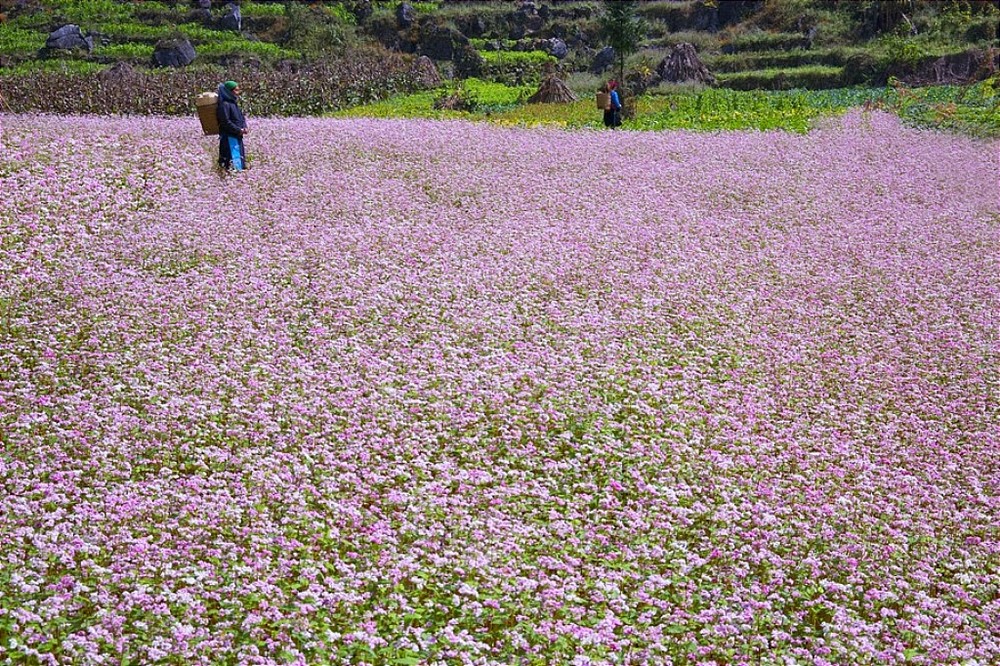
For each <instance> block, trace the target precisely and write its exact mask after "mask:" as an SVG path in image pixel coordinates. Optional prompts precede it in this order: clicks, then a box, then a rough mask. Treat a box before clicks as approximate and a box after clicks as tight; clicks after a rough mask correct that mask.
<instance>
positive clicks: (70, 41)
mask: <svg viewBox="0 0 1000 666" xmlns="http://www.w3.org/2000/svg"><path fill="white" fill-rule="evenodd" d="M60 49H65V50H69V51H72V50H77V49H82V50H84V51H86V52H87V53H90V52H91V51H93V50H94V38H93V37H91V36H89V35H84V34H83V31H82V30H80V26H78V25H73V24H72V23H70V24H67V25H64V26H62V27H61V28H59V29H57V30H53V31H52V32H51V33H49V37H48V39H46V40H45V50H46V51H55V50H60Z"/></svg>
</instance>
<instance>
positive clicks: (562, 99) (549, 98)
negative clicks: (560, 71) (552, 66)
mask: <svg viewBox="0 0 1000 666" xmlns="http://www.w3.org/2000/svg"><path fill="white" fill-rule="evenodd" d="M576 99H577V97H576V95H574V94H573V91H572V90H570V89H569V87H567V86H566V84H565V83H563V80H562V79H560V78H559V77H558V76H556V75H554V74H550V75H549V76H546V77H545V80H543V81H542V85H540V86H539V87H538V92H536V93H535V94H534V95H532V96H531V97H529V98H528V102H529V103H531V104H538V103H543V104H551V103H557V104H565V103H566V102H575V101H576Z"/></svg>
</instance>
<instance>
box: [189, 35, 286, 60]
mask: <svg viewBox="0 0 1000 666" xmlns="http://www.w3.org/2000/svg"><path fill="white" fill-rule="evenodd" d="M198 55H199V56H201V57H206V58H217V57H220V56H247V57H255V58H263V59H270V60H281V59H283V58H284V59H292V58H298V57H299V56H300V54H299V52H298V51H293V50H291V49H284V48H281V47H280V46H278V45H277V44H271V43H269V42H254V41H250V40H248V39H233V40H227V41H216V42H210V43H208V44H202V45H200V46H198Z"/></svg>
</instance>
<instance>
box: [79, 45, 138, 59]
mask: <svg viewBox="0 0 1000 666" xmlns="http://www.w3.org/2000/svg"><path fill="white" fill-rule="evenodd" d="M94 55H96V56H107V57H110V58H121V59H132V60H138V59H147V60H148V59H149V58H151V57H153V47H152V46H150V45H149V44H135V43H129V44H111V45H109V46H98V47H97V48H95V49H94Z"/></svg>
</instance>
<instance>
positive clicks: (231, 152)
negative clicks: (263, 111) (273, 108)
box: [215, 81, 247, 171]
mask: <svg viewBox="0 0 1000 666" xmlns="http://www.w3.org/2000/svg"><path fill="white" fill-rule="evenodd" d="M239 96H240V86H239V84H238V83H236V81H226V82H225V83H223V84H221V85H220V86H219V105H218V107H217V109H216V112H215V113H216V117H217V118H218V120H219V166H220V167H221V168H223V169H226V170H230V169H231V170H234V171H242V170H243V169H245V168H246V166H247V164H246V159H247V158H246V152H245V151H244V149H243V136H244V135H245V134H246V133H247V119H246V118H245V117H244V115H243V111H242V110H240V105H239Z"/></svg>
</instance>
